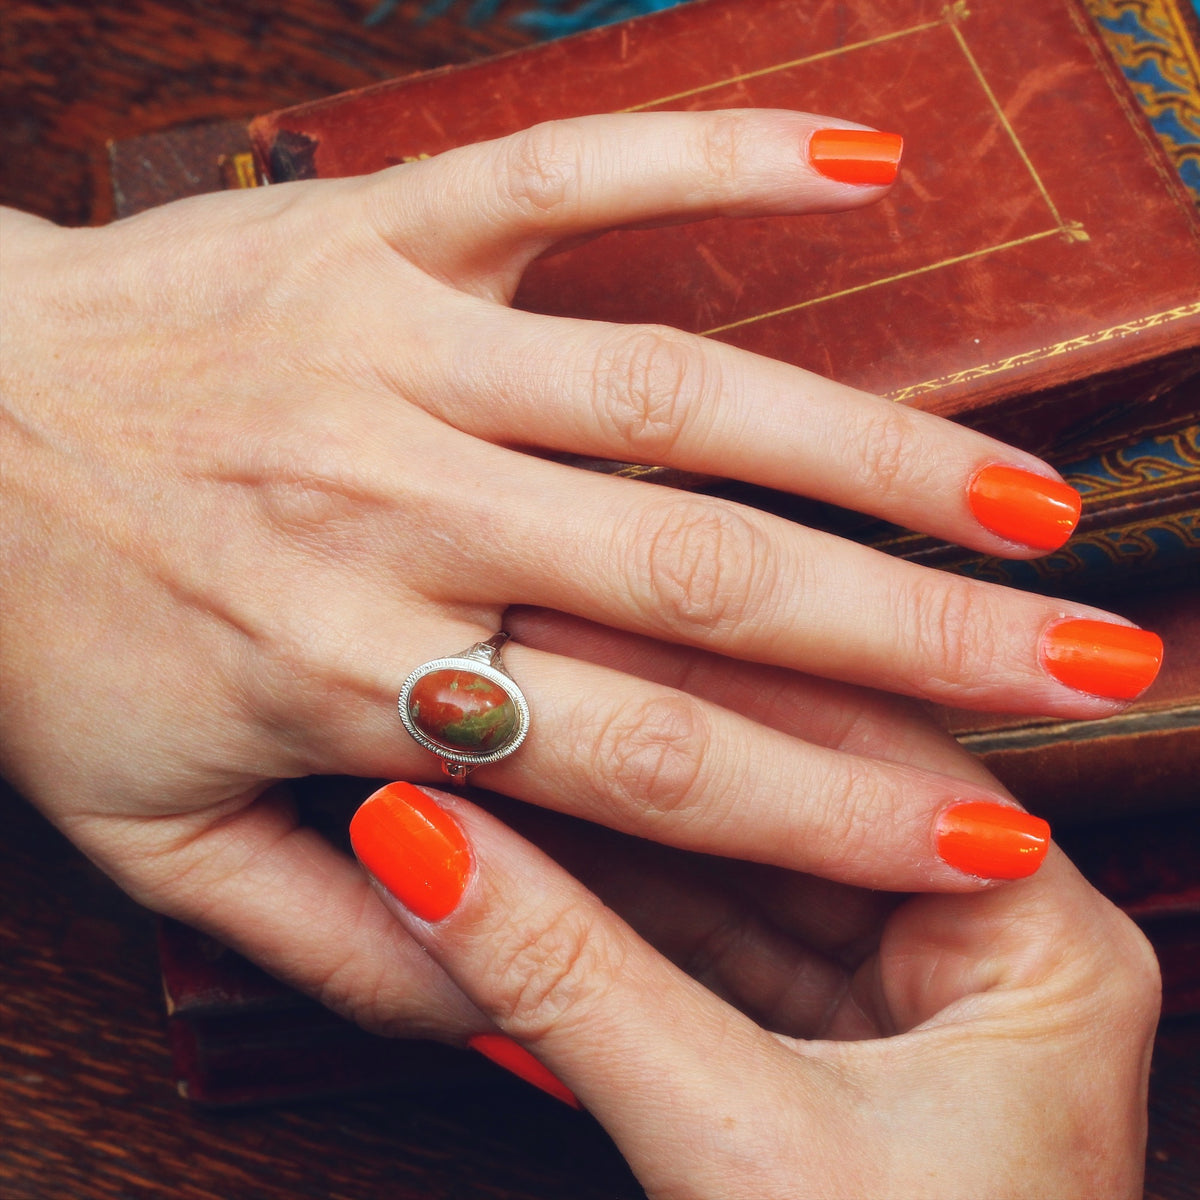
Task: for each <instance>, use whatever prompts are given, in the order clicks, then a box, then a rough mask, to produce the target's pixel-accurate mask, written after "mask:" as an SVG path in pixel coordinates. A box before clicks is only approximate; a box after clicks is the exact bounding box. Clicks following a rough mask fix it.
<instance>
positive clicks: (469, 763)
mask: <svg viewBox="0 0 1200 1200" xmlns="http://www.w3.org/2000/svg"><path fill="white" fill-rule="evenodd" d="M508 637H509V635H508V634H506V633H498V634H496V635H495V636H493V637H491V638H489V639H488V640H487V641H485V642H476V643H475V644H474V645H472V646H469V647H467V649H466V650H462V651H459V653H457V654H451V655H447V656H446V657H445V658H433V659H430V660H429V661H428V662H423V663H421V665H420V666H419V667H415V668H414V669H413V670H412V671H411V672H409V674H408V676H407V678H406V679H405V680H404V684H403V686H402V687H401V688H400V696H399V699H398V701H397V704H398V707H399V709H400V720H401V721H402V722H403V724H404V728H405V729H406V730H407V732H408V734H409V736H410V737H411V738H412V739H413V741H415V742H416V743H417V744H418V745H419V746H423V747H424V748H425V749H426V750H428V751H430V752H431V753H432V754H435V755H436V756H437V757H438V758H439V759H440V760H441V763H442V770H443V771H444V772H445V773H446V774H447V775H448V776H449V777H450V778H451V779H455V780H461V779H464V778H465V777H466V775H467V773H468V772H469V771H471V770H473V769H474V768H475V767H482V766H486V765H487V764H488V763H494V762H499V761H500V759H502V758H507V757H508V756H509V755H510V754H512V753H513V752H514V751H515V750H516V749H517V748H518V747H519V746H520V745H521V743H522V742H523V741H524V740H525V735H526V734H527V733H528V732H529V704H528V702H527V701H526V699H525V695H524V693H523V692H522V691H521V689H520V687H519V686H518V685H517V682H516V680H514V679H513V677H512V676H511V675H510V674H509V673H508V672H507V671H506V670H505V669H504V665H503V663H502V661H501V659H500V647H501V646H503V645H504V643H505V642H507V641H508ZM435 671H470V672H472V673H473V674H475V675H479V676H481V677H482V678H484V679H486V680H488V682H489V683H493V684H495V685H496V686H497V687H499V688H500V689H501V690H502V691H503V692H504V694H505V695H506V696H508V698H509V699H510V700H511V701H512V703H513V707H514V708H515V709H516V713H517V729H516V732H515V733H514V734H513V735H512V737H510V738H509V739H508V740H507V741H506V742H505V743H504V744H503V745H502V746H500V747H499V748H498V749H496V750H489V751H486V752H480V751H471V750H456V749H455V748H454V747H452V746H447V745H446V744H444V743H442V742H438V741H435V740H434V739H432V738H430V737H429V736H428V735H427V734H426V733H424V732H423V731H422V730H421V729H419V728H418V727H417V725H416V723H415V722H414V721H413V719H412V716H411V714H410V713H409V711H408V702H409V698H410V697H411V695H412V691H413V688H414V687H415V686H416V685H417V684H418V683H419V682H420V681H421V680H422V679H424V678H425V676H426V675H431V674H433V672H435ZM452 763H453V764H455V766H457V767H458V768H465V769H459V770H455V769H454V768H453V767H452V766H451V764H452Z"/></svg>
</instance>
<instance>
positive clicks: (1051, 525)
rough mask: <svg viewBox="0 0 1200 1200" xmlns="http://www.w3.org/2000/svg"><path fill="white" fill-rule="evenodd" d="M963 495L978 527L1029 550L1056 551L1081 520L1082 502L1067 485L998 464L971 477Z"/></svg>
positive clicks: (1017, 468) (985, 468) (1076, 493)
mask: <svg viewBox="0 0 1200 1200" xmlns="http://www.w3.org/2000/svg"><path fill="white" fill-rule="evenodd" d="M967 498H968V500H969V502H970V505H971V512H972V513H974V514H975V519H976V520H977V521H978V522H979V523H980V525H982V526H983V527H984V528H985V529H990V530H991V531H992V532H993V533H995V534H999V536H1000V537H1002V538H1007V539H1008V541H1010V542H1017V543H1019V544H1020V545H1022V546H1028V547H1030V549H1032V550H1057V549H1058V548H1059V546H1061V545H1062V544H1063V543H1064V542H1065V541H1066V540H1067V538H1069V537H1070V536H1071V534H1072V533H1073V532H1074V530H1075V526H1076V525H1077V524H1078V523H1079V508H1080V504H1081V502H1082V498H1081V497H1080V495H1079V493H1078V492H1077V491H1076V490H1075V489H1074V488H1073V487H1071V486H1070V484H1066V483H1063V482H1061V481H1060V480H1057V479H1048V478H1047V477H1046V476H1045V475H1036V474H1034V472H1032V471H1023V470H1021V469H1020V468H1019V467H1005V466H1001V465H1000V464H998V463H997V464H994V465H992V466H990V467H984V468H983V470H982V471H980V472H979V473H978V474H977V475H976V476H975V478H974V479H972V480H971V486H970V488H969V490H968V492H967Z"/></svg>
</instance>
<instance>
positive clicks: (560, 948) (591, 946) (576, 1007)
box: [487, 905, 621, 1041]
mask: <svg viewBox="0 0 1200 1200" xmlns="http://www.w3.org/2000/svg"><path fill="white" fill-rule="evenodd" d="M491 949H492V953H491V961H490V962H489V963H488V968H487V969H488V973H489V976H490V977H491V978H492V979H495V980H496V981H498V986H497V987H496V990H495V993H494V995H493V997H492V1000H491V1002H490V1004H489V1007H490V1009H491V1010H492V1015H493V1016H494V1017H495V1018H496V1019H497V1021H498V1022H499V1023H500V1024H501V1026H502V1027H503V1028H504V1029H506V1030H507V1031H509V1032H510V1033H512V1034H514V1035H515V1036H517V1037H519V1038H520V1039H521V1040H523V1041H537V1040H538V1039H540V1038H541V1037H544V1036H545V1035H546V1034H547V1033H549V1032H550V1030H552V1029H554V1028H556V1027H561V1026H562V1024H563V1023H564V1021H568V1020H570V1019H571V1016H572V1014H573V1013H575V1012H577V1011H580V1010H581V1008H582V1007H583V1006H585V1005H586V1006H590V1005H591V1004H592V1003H594V1002H595V1001H597V1000H600V999H602V998H603V995H604V993H605V991H606V989H607V987H608V986H610V985H611V984H612V982H613V981H614V980H616V979H617V978H618V977H619V975H620V971H621V961H620V960H621V955H620V952H619V951H618V950H617V948H616V946H615V944H614V943H613V941H612V940H611V939H610V938H609V937H607V936H606V934H605V931H604V930H603V929H602V928H601V927H600V923H599V921H598V920H597V919H596V917H595V915H594V914H592V913H590V912H589V911H587V910H586V909H584V908H582V907H581V906H579V905H570V906H568V907H564V908H559V909H555V910H553V911H542V910H539V911H538V913H537V918H536V924H535V925H534V926H533V927H529V926H528V925H522V923H521V922H519V921H518V922H514V923H513V924H512V926H511V927H510V928H509V929H508V930H507V931H506V933H505V934H504V935H503V936H501V937H499V938H497V939H495V940H494V942H493V944H492V948H491Z"/></svg>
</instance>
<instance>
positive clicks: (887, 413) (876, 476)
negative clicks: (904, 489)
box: [855, 401, 917, 498]
mask: <svg viewBox="0 0 1200 1200" xmlns="http://www.w3.org/2000/svg"><path fill="white" fill-rule="evenodd" d="M916 442H917V437H916V431H915V430H914V428H913V417H912V413H911V412H909V410H908V409H906V408H905V407H904V406H903V405H901V404H895V403H891V402H888V401H884V402H881V403H879V404H877V405H872V406H871V409H870V410H869V412H868V413H867V414H866V415H865V416H864V417H863V418H862V424H861V427H860V428H859V429H858V430H857V431H856V434H855V444H856V445H857V446H858V447H860V449H861V452H862V460H861V461H862V471H863V480H862V482H863V485H864V487H866V488H869V489H870V491H871V493H872V494H873V495H875V496H877V497H881V498H887V497H889V496H891V495H892V494H893V493H894V492H895V491H896V490H897V488H899V487H901V486H903V485H904V484H905V483H906V481H907V480H908V479H909V477H910V476H911V474H912V469H913V459H914V453H915V449H914V448H915V445H916Z"/></svg>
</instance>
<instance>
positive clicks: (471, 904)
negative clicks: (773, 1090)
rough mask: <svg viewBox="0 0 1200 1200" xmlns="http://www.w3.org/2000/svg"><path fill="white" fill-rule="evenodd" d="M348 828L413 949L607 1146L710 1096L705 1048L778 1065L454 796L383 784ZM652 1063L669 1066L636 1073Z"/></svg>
mask: <svg viewBox="0 0 1200 1200" xmlns="http://www.w3.org/2000/svg"><path fill="white" fill-rule="evenodd" d="M350 832H351V839H352V841H353V844H354V848H355V852H356V853H357V854H358V856H359V858H360V861H361V862H362V863H363V865H364V866H365V867H366V869H367V870H368V871H369V872H370V873H371V874H372V875H373V876H374V877H375V879H376V880H377V881H378V882H379V884H380V885H381V887H382V888H383V889H384V890H385V892H386V894H387V895H389V896H390V897H391V898H392V899H393V901H394V902H395V905H394V910H395V911H397V914H398V915H400V916H401V919H402V920H404V921H405V922H406V924H407V926H408V927H409V928H410V929H412V930H413V932H414V933H415V934H416V936H417V937H418V938H419V939H420V940H421V942H422V944H424V945H425V946H426V948H427V949H428V950H429V951H430V953H431V954H433V955H434V957H435V958H436V959H437V960H438V961H440V962H442V963H443V964H444V965H445V967H446V968H447V969H448V970H449V971H450V973H451V974H452V976H453V977H454V978H455V979H456V981H458V982H459V984H460V986H461V987H463V988H464V990H465V991H466V992H467V994H468V995H470V997H471V999H472V1000H473V1001H474V1002H475V1004H476V1005H477V1006H478V1007H479V1009H480V1010H481V1011H482V1012H483V1013H485V1014H486V1015H487V1017H488V1018H490V1020H491V1021H492V1022H493V1023H494V1025H495V1027H496V1028H497V1029H498V1030H500V1031H501V1032H502V1033H504V1034H506V1035H508V1036H509V1037H512V1038H515V1039H516V1040H517V1041H519V1042H520V1043H522V1044H524V1045H526V1046H528V1047H530V1048H531V1049H532V1050H533V1051H534V1052H535V1053H536V1055H537V1057H538V1058H539V1059H540V1060H541V1061H542V1062H544V1063H545V1065H546V1066H547V1067H548V1068H549V1069H550V1070H551V1071H553V1072H554V1073H555V1075H556V1076H557V1077H558V1078H559V1079H560V1080H561V1081H562V1082H563V1083H564V1084H565V1085H566V1086H567V1087H568V1088H570V1089H571V1090H572V1091H573V1092H574V1093H575V1094H576V1095H577V1096H578V1097H579V1099H580V1100H581V1101H582V1102H583V1103H584V1105H585V1106H586V1107H588V1108H589V1109H590V1110H591V1111H592V1112H593V1113H595V1115H596V1116H598V1117H599V1118H600V1120H602V1121H603V1122H604V1123H605V1124H606V1125H607V1126H608V1127H609V1129H610V1131H611V1132H613V1133H614V1135H616V1136H617V1138H618V1141H620V1140H621V1137H622V1135H623V1133H624V1132H625V1130H626V1129H629V1130H631V1131H632V1130H636V1129H637V1127H638V1125H639V1124H642V1123H644V1122H646V1121H648V1120H651V1119H657V1118H656V1109H657V1110H658V1113H662V1112H668V1111H670V1112H672V1113H673V1114H676V1117H677V1118H678V1117H679V1116H681V1115H682V1114H681V1109H682V1110H684V1111H686V1109H687V1108H688V1107H689V1106H690V1104H691V1103H692V1102H694V1101H692V1100H689V1096H690V1095H691V1096H694V1097H698V1096H700V1095H704V1094H722V1093H721V1091H720V1090H719V1089H721V1088H724V1086H725V1085H726V1083H727V1081H726V1079H725V1078H724V1077H725V1075H726V1071H725V1069H724V1067H723V1066H714V1062H713V1056H712V1055H711V1053H710V1049H711V1047H712V1046H714V1045H718V1044H719V1045H721V1046H722V1047H723V1054H728V1055H732V1056H735V1057H736V1056H737V1050H738V1047H739V1046H741V1047H742V1048H743V1050H744V1053H745V1055H747V1056H749V1057H748V1058H747V1059H745V1060H744V1061H761V1060H763V1059H766V1060H768V1061H769V1060H770V1059H771V1058H772V1057H775V1058H782V1054H783V1052H782V1051H781V1050H780V1049H779V1048H778V1046H774V1045H772V1042H771V1040H770V1039H769V1037H768V1036H767V1035H765V1034H763V1032H762V1031H761V1030H759V1029H757V1028H756V1027H755V1026H754V1025H753V1024H752V1023H751V1022H750V1021H748V1020H746V1019H744V1018H741V1017H739V1016H738V1014H737V1013H735V1012H733V1011H732V1010H730V1009H727V1008H725V1007H724V1006H723V1005H722V1004H721V1003H720V1002H719V1001H718V1000H717V999H716V998H715V997H713V996H711V995H710V994H709V993H707V992H706V991H705V990H704V989H703V988H702V987H700V986H699V985H698V984H696V983H694V982H693V981H691V980H689V979H688V978H687V977H686V976H684V975H683V974H682V973H681V972H679V971H678V970H676V969H675V968H674V967H672V966H671V965H670V964H668V963H667V962H666V961H665V960H664V959H662V958H661V957H660V956H658V955H657V954H656V953H654V952H653V951H651V950H650V949H649V948H648V947H646V946H645V945H644V943H642V942H641V941H640V940H639V939H638V938H637V937H636V936H635V935H634V934H633V933H632V931H631V930H629V928H628V927H627V926H625V925H624V924H623V923H622V922H621V921H620V920H619V919H618V918H616V917H615V915H614V914H612V913H611V912H610V911H609V910H607V909H605V908H604V907H603V906H602V905H601V904H600V903H599V902H598V901H597V900H596V899H595V898H594V897H592V896H591V895H590V894H589V893H588V892H587V891H586V890H585V889H584V888H583V887H582V886H581V885H579V884H578V883H576V882H575V881H574V880H573V879H572V878H571V877H570V876H568V875H567V874H566V873H565V872H563V871H562V870H560V869H559V868H557V867H556V866H555V865H554V864H553V863H552V862H551V861H550V860H548V859H546V858H545V857H544V856H543V855H541V854H540V853H538V852H537V851H535V850H534V849H533V848H532V847H530V846H529V845H528V844H527V843H524V842H522V841H521V840H520V839H519V838H517V837H516V835H515V834H513V833H512V832H511V831H509V830H507V829H505V828H504V827H503V826H502V825H501V824H500V823H499V822H497V821H495V820H493V819H491V818H489V817H488V816H487V815H486V814H484V813H482V812H481V811H480V810H478V809H477V808H474V807H473V806H472V805H470V804H468V803H466V802H465V801H463V800H461V799H458V798H450V797H446V796H444V795H441V794H438V795H437V797H436V800H435V799H433V798H431V795H430V794H429V793H426V792H422V791H420V790H419V789H416V788H413V787H412V786H411V785H408V784H391V785H389V786H388V787H386V788H384V789H382V791H380V792H377V793H376V794H375V795H374V796H373V797H371V798H370V799H369V800H368V801H367V802H366V803H365V804H364V805H363V807H362V808H361V809H360V810H359V811H358V813H357V814H356V815H355V817H354V820H353V822H352V823H351V829H350ZM413 917H415V918H416V920H413V919H412V918H413ZM651 1062H656V1063H660V1064H663V1063H666V1064H670V1072H669V1073H666V1072H663V1071H661V1070H655V1069H650V1070H648V1069H647V1066H648V1064H649V1063H651ZM755 1086H756V1087H759V1088H761V1087H762V1086H763V1083H762V1081H761V1080H759V1081H758V1083H757V1084H756V1085H755ZM761 1094H762V1093H761V1091H760V1092H759V1095H760V1097H761ZM636 1169H637V1167H636V1164H635V1170H636Z"/></svg>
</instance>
